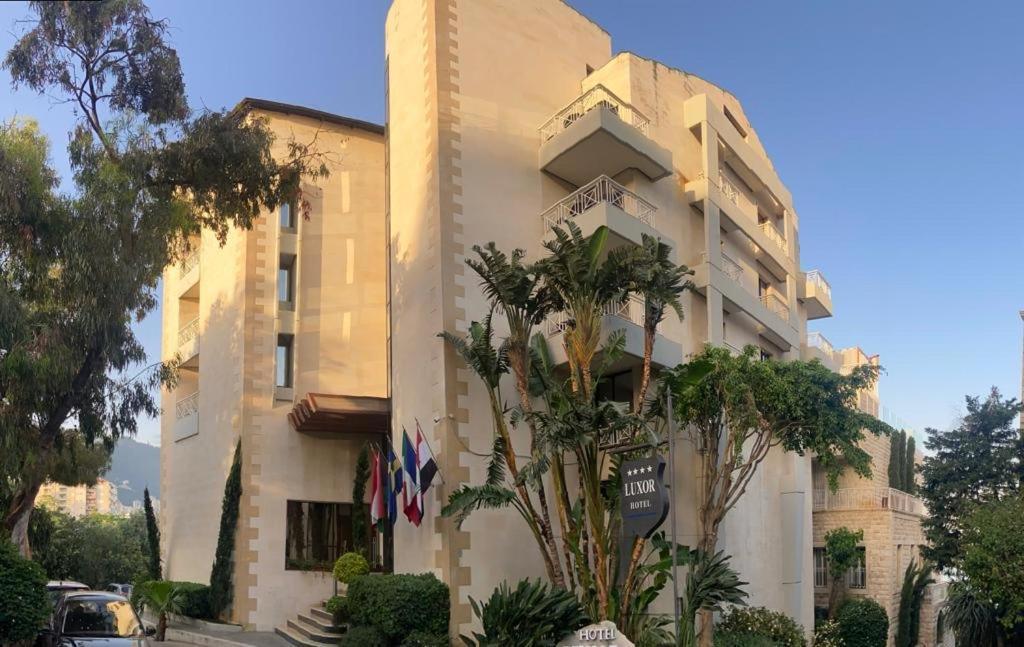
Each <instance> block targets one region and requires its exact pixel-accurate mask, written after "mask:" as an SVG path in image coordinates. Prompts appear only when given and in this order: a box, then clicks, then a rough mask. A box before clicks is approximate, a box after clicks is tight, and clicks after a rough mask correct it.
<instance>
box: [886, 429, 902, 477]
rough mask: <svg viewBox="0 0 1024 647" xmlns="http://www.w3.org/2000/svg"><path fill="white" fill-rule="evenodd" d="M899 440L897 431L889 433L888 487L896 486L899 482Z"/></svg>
mask: <svg viewBox="0 0 1024 647" xmlns="http://www.w3.org/2000/svg"><path fill="white" fill-rule="evenodd" d="M899 442H900V435H899V433H896V432H894V433H892V434H890V435H889V487H897V485H898V484H899V482H900V469H901V463H900V462H899V460H900V456H899Z"/></svg>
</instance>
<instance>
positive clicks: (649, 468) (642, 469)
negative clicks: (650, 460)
mask: <svg viewBox="0 0 1024 647" xmlns="http://www.w3.org/2000/svg"><path fill="white" fill-rule="evenodd" d="M653 471H654V467H653V466H651V465H648V466H647V467H638V468H636V469H629V470H626V474H627V475H629V476H636V475H637V474H643V473H644V472H646V473H648V474H650V473H651V472H653Z"/></svg>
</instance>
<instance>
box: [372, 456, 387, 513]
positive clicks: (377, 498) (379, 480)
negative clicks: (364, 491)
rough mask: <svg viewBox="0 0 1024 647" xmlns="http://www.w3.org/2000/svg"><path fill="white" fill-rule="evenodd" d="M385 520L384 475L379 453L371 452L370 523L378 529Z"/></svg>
mask: <svg viewBox="0 0 1024 647" xmlns="http://www.w3.org/2000/svg"><path fill="white" fill-rule="evenodd" d="M385 518H387V504H386V502H385V501H384V473H383V470H382V465H381V462H380V452H378V451H377V450H376V449H374V450H373V469H372V470H371V472H370V523H371V524H372V525H373V527H374V528H377V529H378V530H379V529H380V522H381V521H383V520H384V519H385Z"/></svg>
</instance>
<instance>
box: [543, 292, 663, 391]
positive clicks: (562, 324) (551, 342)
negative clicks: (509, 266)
mask: <svg viewBox="0 0 1024 647" xmlns="http://www.w3.org/2000/svg"><path fill="white" fill-rule="evenodd" d="M644 310H645V304H644V300H643V297H639V296H637V295H630V296H629V298H627V299H625V300H624V301H622V302H620V303H612V304H608V305H607V306H605V308H604V312H603V313H602V314H603V317H602V321H601V343H602V344H604V343H606V342H607V341H608V336H609V335H610V334H611V333H612V332H613V331H616V330H622V331H623V332H624V333H625V341H626V345H625V353H624V355H625V356H624V357H622V358H620V359H619V360H618V361H617V362H616V363H615V364H613V365H612V366H611V367H609V368H608V371H609V372H616V371H619V370H624V369H626V368H628V367H629V366H630V365H632V364H634V363H636V362H637V360H642V359H643V356H644ZM570 325H572V321H571V320H570V319H569V318H568V315H567V314H566V313H565V312H558V313H555V314H554V315H552V316H551V317H550V318H548V321H547V338H548V349H549V350H550V352H551V359H552V361H553V362H554V363H555V365H556V366H557V365H562V364H565V363H566V362H568V361H569V359H568V356H567V355H566V353H565V345H564V343H563V338H562V334H563V333H564V332H565V330H566V329H567V328H568V327H569V326H570ZM681 361H683V348H682V346H681V345H680V344H678V343H677V342H675V341H672V340H671V339H668V338H667V337H665V336H664V335H662V334H661V332H660V326H659V332H658V334H656V335H655V337H654V350H653V352H652V354H651V363H652V364H653V365H654V366H660V367H669V366H675V365H677V364H679V363H680V362H681Z"/></svg>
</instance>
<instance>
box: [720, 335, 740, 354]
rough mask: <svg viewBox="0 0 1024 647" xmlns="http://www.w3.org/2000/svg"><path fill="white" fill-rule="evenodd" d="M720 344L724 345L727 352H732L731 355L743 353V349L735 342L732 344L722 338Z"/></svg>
mask: <svg viewBox="0 0 1024 647" xmlns="http://www.w3.org/2000/svg"><path fill="white" fill-rule="evenodd" d="M722 345H723V346H725V347H726V348H728V349H729V352H730V353H732V354H733V355H742V354H743V349H742V348H740V347H739V346H737V345H736V344H733V343H732V342H728V341H725V340H724V339H723V340H722Z"/></svg>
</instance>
